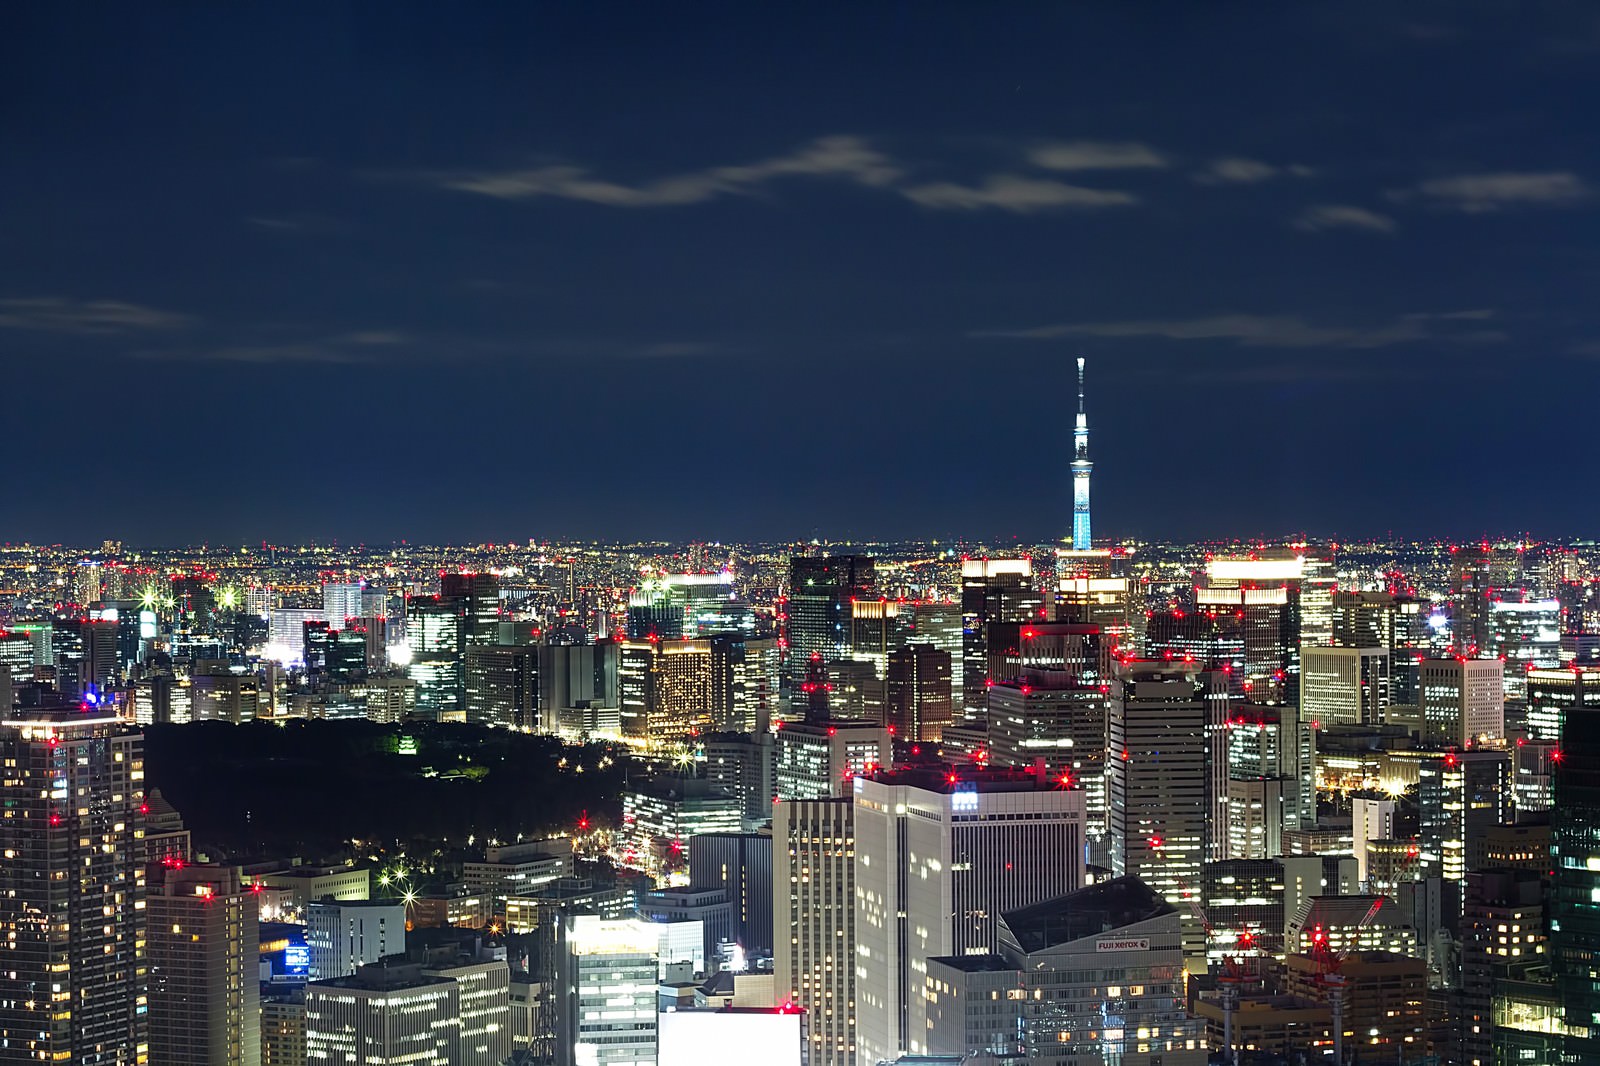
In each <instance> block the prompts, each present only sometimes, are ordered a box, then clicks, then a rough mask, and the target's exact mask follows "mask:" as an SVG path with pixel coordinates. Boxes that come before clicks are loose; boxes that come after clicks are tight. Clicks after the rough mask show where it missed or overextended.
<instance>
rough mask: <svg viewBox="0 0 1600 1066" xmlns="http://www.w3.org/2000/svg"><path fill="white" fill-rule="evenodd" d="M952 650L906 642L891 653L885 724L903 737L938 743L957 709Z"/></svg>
mask: <svg viewBox="0 0 1600 1066" xmlns="http://www.w3.org/2000/svg"><path fill="white" fill-rule="evenodd" d="M951 665H952V664H951V659H950V653H949V652H947V651H945V650H944V649H942V648H936V647H934V646H933V645H932V644H921V643H916V644H906V645H904V646H903V647H899V648H896V649H894V650H893V651H891V652H890V653H889V656H888V677H887V679H886V681H885V683H884V724H885V725H886V726H888V728H889V731H890V732H891V733H893V734H894V735H895V736H897V737H900V738H901V739H903V740H909V741H914V742H919V743H920V742H923V741H932V742H937V741H938V740H939V738H940V736H941V735H942V734H943V733H944V727H945V726H947V725H949V724H950V719H951V715H952V714H953V711H954V704H953V696H952V692H951V687H950V670H951Z"/></svg>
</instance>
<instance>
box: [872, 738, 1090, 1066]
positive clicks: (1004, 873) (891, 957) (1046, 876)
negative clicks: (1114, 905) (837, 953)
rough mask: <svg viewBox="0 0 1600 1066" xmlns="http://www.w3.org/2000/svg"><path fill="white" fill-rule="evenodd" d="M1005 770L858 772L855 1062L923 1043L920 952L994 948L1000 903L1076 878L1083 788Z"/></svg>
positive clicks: (1013, 904) (1017, 902)
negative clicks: (870, 774) (868, 774)
mask: <svg viewBox="0 0 1600 1066" xmlns="http://www.w3.org/2000/svg"><path fill="white" fill-rule="evenodd" d="M1053 784H1054V782H1053V781H1052V780H1051V779H1049V778H1045V777H1043V776H1042V775H1035V774H1029V773H1025V772H1021V771H1014V770H977V769H967V768H963V769H961V770H955V769H939V768H933V769H930V768H925V767H924V768H917V769H907V770H900V771H896V772H893V773H884V774H878V775H875V776H873V777H858V778H857V779H856V786H855V788H856V792H855V801H856V808H855V831H856V870H855V876H856V941H857V955H856V1017H857V1042H856V1046H857V1061H858V1062H859V1063H862V1064H868V1063H876V1062H878V1061H879V1060H892V1059H894V1058H895V1057H896V1056H897V1055H900V1054H921V1053H924V1052H925V1051H926V1050H927V1022H926V1017H925V1015H924V1012H923V1008H924V1000H923V996H922V988H923V980H924V978H925V976H926V974H927V959H928V957H929V956H932V955H962V954H968V953H975V952H976V953H982V952H991V951H993V950H994V949H995V944H996V936H997V927H996V920H997V918H998V916H999V914H1000V913H1001V912H1002V911H1006V910H1011V909H1014V908H1017V907H1025V906H1028V905H1030V904H1033V903H1038V902H1041V901H1043V900H1047V899H1053V898H1055V897H1057V896H1061V895H1064V894H1066V893H1068V892H1071V891H1074V890H1075V889H1078V888H1081V887H1082V886H1083V878H1084V844H1085V833H1084V818H1085V814H1084V795H1083V792H1082V791H1081V790H1079V789H1063V788H1056V787H1052V786H1053Z"/></svg>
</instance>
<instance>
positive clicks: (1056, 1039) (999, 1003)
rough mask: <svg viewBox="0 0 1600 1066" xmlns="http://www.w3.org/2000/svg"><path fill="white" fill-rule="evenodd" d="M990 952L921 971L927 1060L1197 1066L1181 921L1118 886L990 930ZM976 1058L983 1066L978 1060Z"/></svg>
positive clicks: (1197, 1029)
mask: <svg viewBox="0 0 1600 1066" xmlns="http://www.w3.org/2000/svg"><path fill="white" fill-rule="evenodd" d="M999 927H1000V934H999V937H998V945H997V950H996V951H994V952H991V953H988V954H966V955H955V954H952V955H946V956H940V957H935V958H931V959H929V960H928V964H927V972H926V974H925V975H924V976H923V978H922V987H921V988H920V989H919V990H918V991H919V992H920V996H919V998H921V999H923V1000H924V1001H925V1007H924V1010H925V1013H926V1015H927V1043H928V1046H929V1051H930V1053H931V1054H936V1055H949V1056H952V1057H953V1058H954V1057H960V1058H961V1059H966V1058H969V1057H971V1058H974V1059H976V1060H977V1061H1005V1062H1011V1061H1026V1062H1037V1063H1050V1064H1069V1063H1070V1064H1074V1066H1204V1064H1205V1063H1206V1061H1207V1058H1208V1056H1207V1050H1206V1046H1205V1041H1204V1036H1203V1030H1202V1026H1201V1023H1200V1022H1198V1021H1196V1020H1195V1019H1193V1018H1191V1017H1189V1016H1188V1014H1187V1013H1186V1011H1185V1010H1184V1000H1183V955H1182V932H1181V922H1180V915H1179V911H1178V909H1177V908H1176V907H1174V906H1173V905H1172V904H1170V903H1168V902H1167V901H1166V900H1165V899H1163V898H1162V897H1161V895H1160V893H1158V892H1156V891H1154V890H1153V889H1151V888H1150V887H1149V886H1147V885H1143V884H1141V883H1140V882H1139V881H1138V880H1137V879H1136V878H1132V877H1124V878H1118V879H1116V880H1113V881H1108V882H1105V883H1102V884H1098V885H1092V886H1090V887H1088V888H1084V889H1080V890H1079V891H1077V892H1073V893H1071V894H1070V895H1066V896H1062V897H1060V898H1057V899H1052V900H1049V901H1046V902H1042V903H1039V904H1036V905H1034V906H1030V907H1024V908H1018V909H1015V910H1007V911H1005V912H1004V913H1002V914H1001V916H1000V920H999ZM985 1056H993V1059H988V1058H986V1057H985Z"/></svg>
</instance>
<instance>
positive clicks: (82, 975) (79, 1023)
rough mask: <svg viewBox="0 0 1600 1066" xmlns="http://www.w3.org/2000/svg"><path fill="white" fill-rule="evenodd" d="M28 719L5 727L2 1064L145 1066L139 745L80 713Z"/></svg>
mask: <svg viewBox="0 0 1600 1066" xmlns="http://www.w3.org/2000/svg"><path fill="white" fill-rule="evenodd" d="M24 713H25V714H26V718H20V717H19V718H12V719H10V720H7V721H4V722H3V723H0V765H3V766H4V768H5V772H4V775H3V778H0V797H3V799H4V802H5V812H6V817H5V818H4V819H3V820H0V849H3V851H4V854H5V861H4V862H0V941H3V942H4V943H5V944H6V946H7V948H8V949H9V950H8V951H7V952H6V964H5V966H4V967H0V1048H3V1049H5V1050H4V1052H3V1053H0V1054H3V1056H4V1057H7V1058H10V1059H11V1061H18V1062H22V1061H27V1062H88V1063H96V1064H108V1066H125V1064H126V1066H132V1064H136V1063H143V1062H146V1061H147V1058H148V1028H147V1013H146V1012H147V1009H148V1003H149V1001H148V998H147V991H146V983H147V972H146V960H145V909H144V905H143V904H144V898H145V874H144V861H145V854H144V848H143V845H142V841H141V840H140V834H141V833H142V832H143V829H144V816H143V814H142V813H141V808H142V806H143V804H144V753H143V737H142V735H141V734H140V733H139V732H138V731H136V730H133V729H130V728H129V727H128V726H127V724H126V723H125V722H124V721H123V720H122V719H119V718H116V717H113V716H111V715H106V714H99V713H97V712H93V711H90V712H84V711H82V710H80V709H79V708H78V707H76V706H74V707H71V708H55V709H43V708H29V709H27V710H26V712H24ZM13 1056H14V1058H12V1057H13Z"/></svg>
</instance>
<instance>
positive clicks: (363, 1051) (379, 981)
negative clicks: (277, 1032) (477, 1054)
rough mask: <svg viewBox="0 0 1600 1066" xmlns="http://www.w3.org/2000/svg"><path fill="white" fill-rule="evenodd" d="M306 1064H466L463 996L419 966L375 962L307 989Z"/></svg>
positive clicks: (448, 981) (307, 986) (445, 979)
mask: <svg viewBox="0 0 1600 1066" xmlns="http://www.w3.org/2000/svg"><path fill="white" fill-rule="evenodd" d="M306 1059H307V1061H308V1062H318V1063H321V1062H328V1063H338V1064H339V1066H369V1064H370V1066H380V1064H388V1063H401V1062H404V1063H416V1064H418V1066H454V1064H455V1063H458V1062H460V1061H461V995H460V990H459V989H458V988H457V986H456V983H455V982H454V981H452V980H450V978H448V977H430V976H428V975H427V974H425V973H423V972H422V967H421V966H419V965H417V964H415V963H401V964H391V963H383V964H374V965H368V966H363V967H361V968H360V969H359V970H357V971H356V972H355V973H353V974H349V975H346V976H344V977H334V978H330V979H328V980H321V981H312V982H311V983H309V984H307V985H306Z"/></svg>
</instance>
